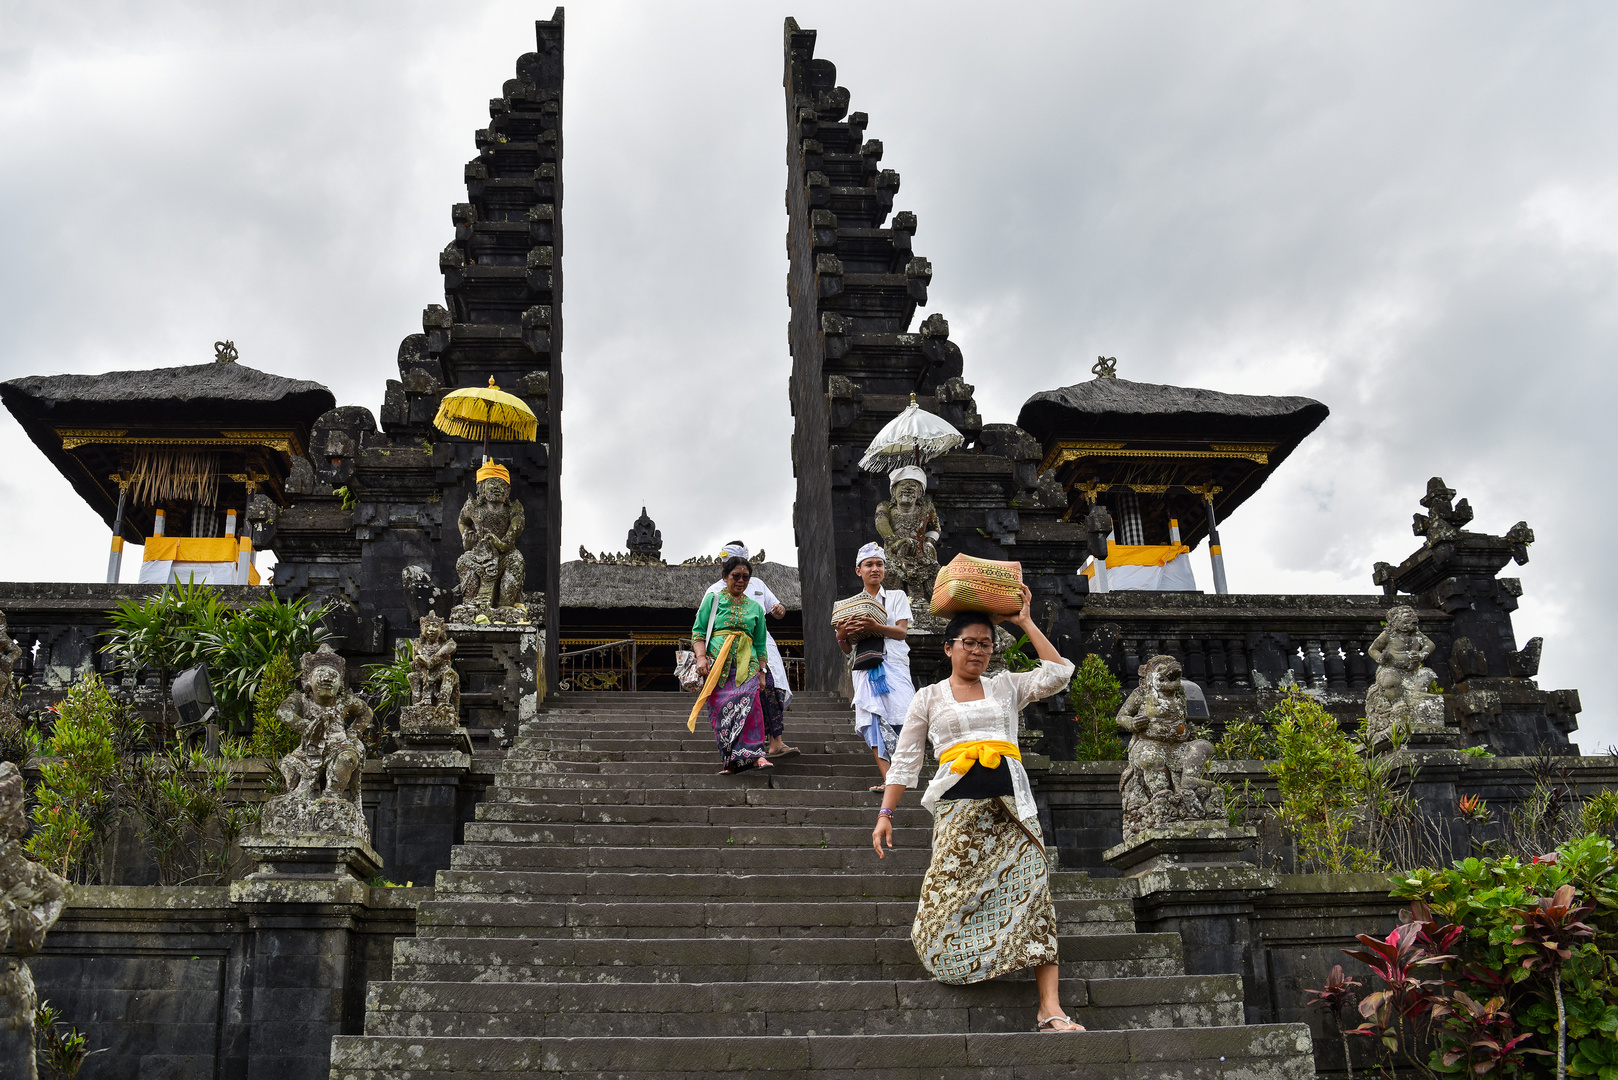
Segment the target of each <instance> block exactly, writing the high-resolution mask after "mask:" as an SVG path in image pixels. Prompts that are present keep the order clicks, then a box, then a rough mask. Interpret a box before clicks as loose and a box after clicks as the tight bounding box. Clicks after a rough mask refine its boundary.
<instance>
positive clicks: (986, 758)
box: [938, 739, 1022, 773]
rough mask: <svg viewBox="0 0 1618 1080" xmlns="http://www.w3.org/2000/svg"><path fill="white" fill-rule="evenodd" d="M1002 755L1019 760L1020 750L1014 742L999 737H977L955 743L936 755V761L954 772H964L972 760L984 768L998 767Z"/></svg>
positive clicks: (1020, 757)
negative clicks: (972, 740)
mask: <svg viewBox="0 0 1618 1080" xmlns="http://www.w3.org/2000/svg"><path fill="white" fill-rule="evenodd" d="M1002 757H1010V758H1016V759H1017V760H1018V761H1021V760H1022V751H1020V750H1018V749H1017V744H1016V743H1009V742H1005V741H1003V740H1000V739H979V740H978V741H976V742H963V743H956V744H955V745H954V746H952V747H950V748H949V749H948V750H945V751H944V752H943V753H941V754H939V755H938V763H939V764H940V765H948V766H949V767H950V768H951V769H952V770H954V771H955V772H958V773H964V772H966V771H967V770H968V769H970V768H971V767H972V762H974V761H976V762H977V763H978V764H980V765H982V766H983V767H984V768H985V769H998V768H999V767H1000V759H1001V758H1002Z"/></svg>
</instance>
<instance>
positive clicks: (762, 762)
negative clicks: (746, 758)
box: [753, 758, 775, 769]
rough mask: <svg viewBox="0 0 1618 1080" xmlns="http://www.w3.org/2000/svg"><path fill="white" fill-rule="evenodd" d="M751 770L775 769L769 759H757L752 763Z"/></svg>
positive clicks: (773, 763)
mask: <svg viewBox="0 0 1618 1080" xmlns="http://www.w3.org/2000/svg"><path fill="white" fill-rule="evenodd" d="M753 768H755V769H773V768H775V762H773V761H771V760H770V759H769V758H759V759H758V761H757V762H755V763H754V765H753Z"/></svg>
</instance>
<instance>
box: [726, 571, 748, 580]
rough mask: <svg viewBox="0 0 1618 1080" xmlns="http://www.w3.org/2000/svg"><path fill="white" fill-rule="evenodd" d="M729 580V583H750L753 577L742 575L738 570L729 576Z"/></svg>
mask: <svg viewBox="0 0 1618 1080" xmlns="http://www.w3.org/2000/svg"><path fill="white" fill-rule="evenodd" d="M730 580H731V581H740V582H747V581H752V580H753V575H752V574H744V573H742V572H741V571H740V570H738V571H736V572H735V573H733V574H731V575H730Z"/></svg>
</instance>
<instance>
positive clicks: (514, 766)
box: [495, 751, 882, 783]
mask: <svg viewBox="0 0 1618 1080" xmlns="http://www.w3.org/2000/svg"><path fill="white" fill-rule="evenodd" d="M744 771H745V772H761V773H765V774H767V775H769V776H782V777H790V778H795V779H803V778H807V777H832V776H842V777H849V778H853V777H867V776H868V777H870V778H871V782H872V783H876V782H877V781H878V780H880V779H881V778H882V777H881V774H880V773H878V772H877V768H876V764H875V763H874V762H873V761H871V760H869V759H867V760H866V761H863V762H858V763H857V764H856V763H850V764H847V765H817V764H814V763H812V762H808V761H805V760H804V759H803V758H801V757H796V758H787V759H786V760H785V761H783V762H781V763H780V764H778V765H776V766H775V767H774V768H773V769H747V770H744ZM495 775H496V777H497V779H498V780H499V781H500V782H503V783H513V782H516V783H521V782H523V781H528V780H534V779H537V778H540V777H549V776H569V775H572V776H670V777H672V776H718V775H719V753H718V751H715V752H714V756H713V757H711V758H709V759H708V760H707V761H694V760H693V761H666V760H665V761H523V760H520V759H518V760H513V759H511V758H507V759H506V763H505V764H504V765H503V766H501V768H500V771H499V772H498V773H496V774H495ZM722 779H728V778H726V777H722Z"/></svg>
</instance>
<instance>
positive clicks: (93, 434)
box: [56, 428, 302, 457]
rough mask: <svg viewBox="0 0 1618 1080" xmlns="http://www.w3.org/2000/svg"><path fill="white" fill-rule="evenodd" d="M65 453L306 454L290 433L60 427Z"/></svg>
mask: <svg viewBox="0 0 1618 1080" xmlns="http://www.w3.org/2000/svg"><path fill="white" fill-rule="evenodd" d="M56 434H57V436H58V437H59V438H60V439H61V440H62V449H63V450H77V449H78V448H79V447H81V446H89V445H92V444H95V445H101V446H195V447H217V446H264V447H268V448H269V449H271V450H279V451H280V452H281V453H283V454H286V455H287V456H288V457H296V456H298V455H300V454H301V453H302V448H301V447H300V446H299V445H298V440H297V437H296V436H295V435H293V434H292V433H291V432H287V431H221V432H220V433H219V435H217V436H196V437H186V438H170V437H167V436H161V435H130V434H129V429H128V428H57V429H56Z"/></svg>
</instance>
